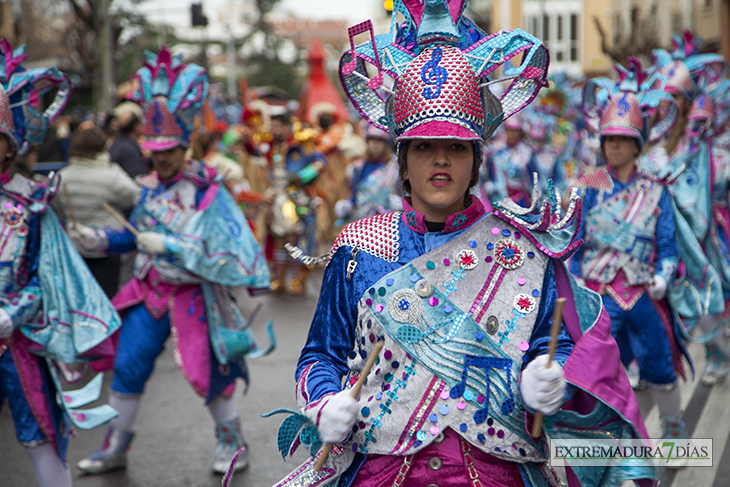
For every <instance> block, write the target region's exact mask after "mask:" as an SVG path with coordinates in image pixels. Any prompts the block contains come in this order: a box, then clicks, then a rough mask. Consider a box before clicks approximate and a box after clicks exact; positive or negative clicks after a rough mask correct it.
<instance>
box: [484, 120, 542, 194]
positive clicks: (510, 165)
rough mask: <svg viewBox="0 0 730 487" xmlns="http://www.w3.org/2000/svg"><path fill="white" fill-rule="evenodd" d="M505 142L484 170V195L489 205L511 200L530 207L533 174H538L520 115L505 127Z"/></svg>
mask: <svg viewBox="0 0 730 487" xmlns="http://www.w3.org/2000/svg"><path fill="white" fill-rule="evenodd" d="M504 132H505V138H504V141H498V142H497V143H496V144H495V147H494V148H492V149H491V150H490V155H489V156H488V157H487V159H486V164H485V165H484V167H483V168H482V180H483V184H482V187H483V191H484V194H485V196H486V198H487V199H488V200H489V201H495V200H500V199H503V198H506V197H509V198H510V199H511V200H512V201H514V202H515V203H517V204H519V205H521V206H525V207H528V206H530V187H531V184H532V183H531V179H530V178H531V174H532V173H533V172H536V171H537V167H536V163H535V154H534V152H533V150H532V148H531V147H530V146H529V145H528V144H527V142H526V141H525V132H524V129H523V123H522V120H521V117H520V115H517V116H515V117H513V118H511V119H509V120H506V121H505V123H504Z"/></svg>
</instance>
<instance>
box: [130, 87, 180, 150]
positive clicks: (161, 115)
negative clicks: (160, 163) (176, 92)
mask: <svg viewBox="0 0 730 487" xmlns="http://www.w3.org/2000/svg"><path fill="white" fill-rule="evenodd" d="M142 135H143V137H144V140H143V141H142V144H141V147H142V150H148V151H152V152H159V151H166V150H170V149H174V148H175V147H177V146H183V147H187V142H186V141H185V140H184V139H183V131H182V130H180V127H179V126H178V124H177V122H175V119H174V118H173V116H172V114H171V113H170V110H169V109H168V108H167V100H166V99H165V98H164V97H162V96H158V97H157V98H155V99H154V100H152V103H150V104H149V105H148V106H147V110H146V111H145V114H144V125H143V128H142Z"/></svg>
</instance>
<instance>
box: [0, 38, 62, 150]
mask: <svg viewBox="0 0 730 487" xmlns="http://www.w3.org/2000/svg"><path fill="white" fill-rule="evenodd" d="M0 55H1V56H2V58H3V59H2V62H0V84H2V88H3V89H4V91H5V93H6V95H7V99H8V101H9V105H5V106H8V107H9V108H10V110H11V115H12V118H8V115H9V114H8V113H7V111H6V110H3V109H2V108H0V112H2V114H1V115H0V119H1V120H0V132H2V133H4V134H6V135H7V136H8V137H9V139H10V143H11V144H12V145H13V147H14V148H15V149H16V150H17V149H19V148H20V147H21V145H22V144H23V142H26V141H27V142H28V143H30V144H34V143H39V142H41V141H43V138H44V137H45V135H46V129H47V128H48V123H49V122H51V121H52V120H53V119H55V118H56V117H57V116H58V115H59V114H60V113H61V111H62V110H63V109H64V107H65V106H66V103H68V99H69V97H70V96H71V81H70V80H69V78H68V76H66V75H65V74H63V73H61V72H60V71H59V70H58V68H56V67H55V66H54V67H50V68H35V69H26V68H25V67H23V66H22V65H21V63H22V62H23V61H24V60H25V59H26V58H27V57H28V56H27V55H26V54H25V44H23V45H21V46H19V47H17V48H16V49H13V47H12V46H11V45H10V43H9V42H8V41H7V39H4V38H3V39H0ZM54 89H55V90H56V94H55V96H54V98H53V100H52V101H51V103H50V104H49V105H48V106H47V107H46V108H45V110H43V111H42V112H38V111H37V110H36V109H37V108H38V106H39V105H40V103H41V100H42V99H43V97H44V96H45V95H46V94H47V93H48V92H50V91H51V90H54Z"/></svg>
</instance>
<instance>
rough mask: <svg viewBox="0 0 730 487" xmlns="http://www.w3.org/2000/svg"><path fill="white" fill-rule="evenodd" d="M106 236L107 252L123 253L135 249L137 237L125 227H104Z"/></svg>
mask: <svg viewBox="0 0 730 487" xmlns="http://www.w3.org/2000/svg"><path fill="white" fill-rule="evenodd" d="M104 231H105V232H106V236H107V238H108V239H109V247H108V248H107V251H106V253H108V254H124V253H126V252H132V251H133V250H137V237H135V236H134V235H133V234H132V232H130V231H129V230H127V229H126V228H120V229H113V228H105V229H104Z"/></svg>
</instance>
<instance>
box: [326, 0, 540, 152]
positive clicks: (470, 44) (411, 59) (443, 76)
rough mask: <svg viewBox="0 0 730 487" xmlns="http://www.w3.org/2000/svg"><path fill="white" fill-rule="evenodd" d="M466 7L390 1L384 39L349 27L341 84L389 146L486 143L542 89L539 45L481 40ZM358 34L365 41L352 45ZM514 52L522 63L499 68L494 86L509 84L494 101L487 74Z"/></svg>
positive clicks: (516, 34) (454, 0)
mask: <svg viewBox="0 0 730 487" xmlns="http://www.w3.org/2000/svg"><path fill="white" fill-rule="evenodd" d="M465 7H466V0H395V2H394V4H393V19H392V21H391V26H390V32H389V33H388V34H383V35H378V36H375V35H374V33H373V27H372V23H371V22H370V21H369V20H368V21H366V22H363V23H361V24H358V25H356V26H354V27H351V28H350V29H349V35H350V47H351V48H350V50H349V51H347V52H345V53H344V54H343V55H342V58H341V59H340V80H341V82H342V86H343V88H344V90H345V93H346V94H347V96H348V97H349V98H350V101H351V102H352V104H353V105H354V106H355V108H356V109H357V111H358V112H360V114H361V115H362V116H363V117H364V118H365V119H366V120H367V121H368V122H369V123H371V124H372V125H374V126H375V127H377V128H380V129H382V130H389V131H390V133H391V135H392V136H393V138H394V139H395V140H396V141H402V140H406V139H412V138H420V137H429V138H437V137H440V138H458V139H464V140H486V139H487V138H488V137H489V136H491V134H492V133H493V132H494V130H495V129H496V128H497V127H498V126H499V124H500V123H502V121H503V120H504V119H506V118H508V117H510V116H511V115H513V114H514V113H517V112H518V111H520V110H521V109H522V108H524V107H525V106H526V105H527V104H528V103H530V102H531V101H532V99H533V98H534V97H535V96H536V95H537V92H538V91H539V90H540V88H541V87H543V86H545V84H546V81H545V79H546V76H547V67H548V52H547V50H546V49H545V47H544V46H543V44H542V42H540V40H538V39H537V38H535V37H533V36H532V35H530V34H528V33H526V32H524V31H522V30H520V29H515V30H514V31H500V32H497V33H494V34H490V35H488V34H486V33H485V32H484V31H482V30H481V29H480V28H479V27H477V26H476V25H475V24H474V23H473V22H472V21H471V20H469V19H468V18H466V17H464V16H463V12H464V8H465ZM396 13H400V14H402V15H403V16H404V20H403V22H401V23H398V21H397V20H396ZM363 33H369V34H370V40H369V41H368V42H365V43H363V44H360V45H359V46H357V47H356V46H355V43H354V37H355V36H356V35H358V34H363ZM518 54H522V55H523V57H522V62H521V64H519V65H517V66H516V67H512V68H507V67H505V71H504V73H503V76H504V78H502V80H498V81H506V80H510V81H511V84H510V85H509V87H508V88H507V89H506V90H505V91H504V92H503V93H502V95H501V96H500V98H497V97H496V96H494V95H493V94H492V93H491V91H490V90H489V84H490V83H492V82H494V81H490V80H489V78H488V75H489V74H491V73H493V72H494V71H495V70H496V69H497V68H499V67H500V66H502V65H503V64H505V63H506V62H507V61H509V60H512V61H515V60H516V59H517V58H516V56H517V55H518ZM368 68H370V70H369V69H368ZM386 75H387V76H389V77H390V78H392V79H393V80H394V85H393V87H392V88H389V87H388V86H387V85H386V80H385V76H386Z"/></svg>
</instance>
